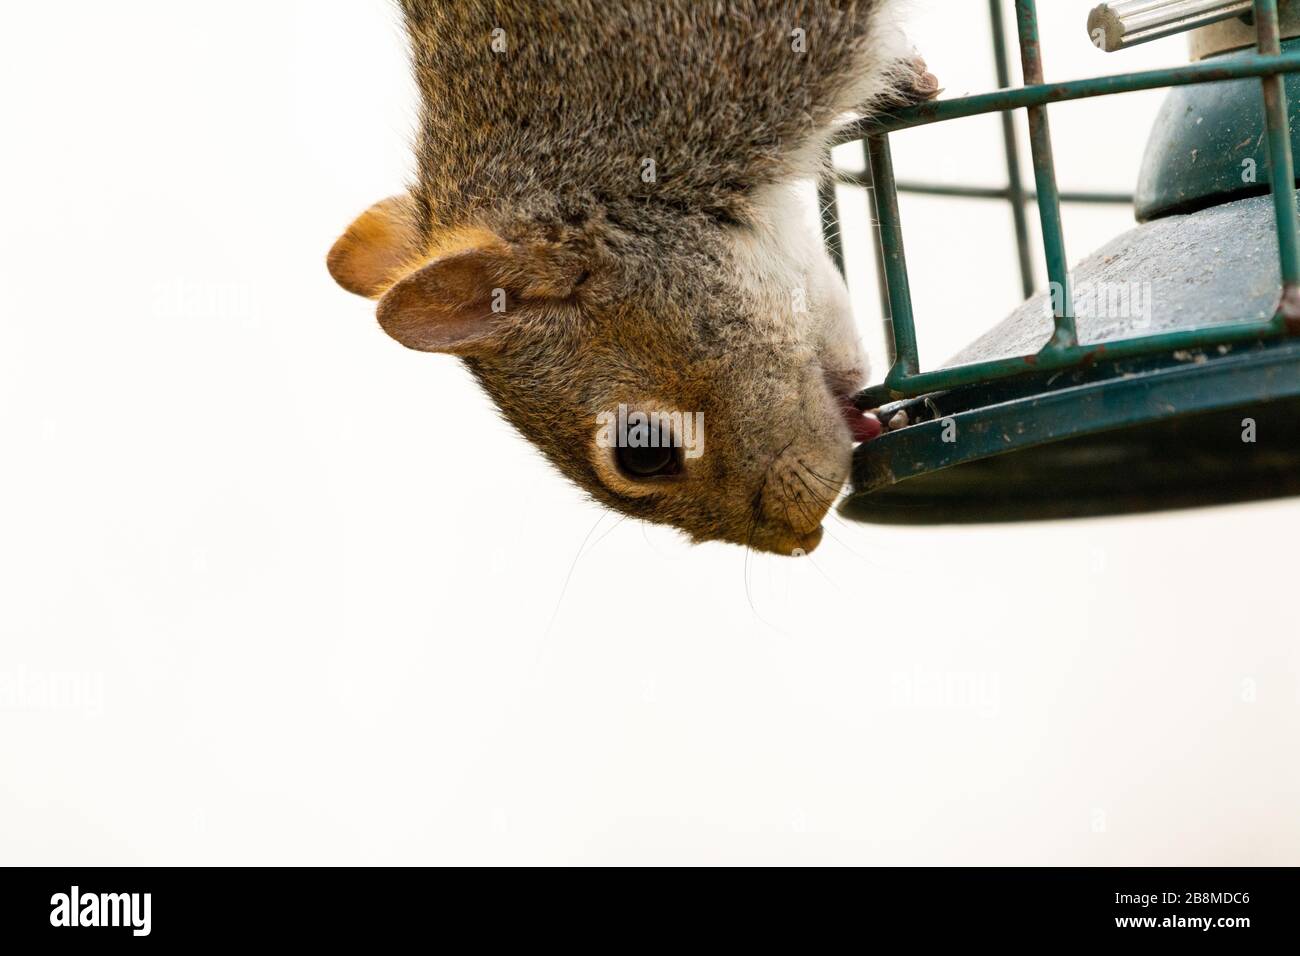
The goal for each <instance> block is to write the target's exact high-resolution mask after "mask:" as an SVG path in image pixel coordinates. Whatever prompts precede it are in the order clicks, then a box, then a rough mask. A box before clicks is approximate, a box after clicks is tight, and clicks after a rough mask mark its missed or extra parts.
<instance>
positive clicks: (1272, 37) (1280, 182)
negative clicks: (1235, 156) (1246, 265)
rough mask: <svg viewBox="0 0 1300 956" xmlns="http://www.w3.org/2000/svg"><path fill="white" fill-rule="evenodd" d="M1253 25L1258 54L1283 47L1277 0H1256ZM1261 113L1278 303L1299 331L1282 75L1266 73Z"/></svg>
mask: <svg viewBox="0 0 1300 956" xmlns="http://www.w3.org/2000/svg"><path fill="white" fill-rule="evenodd" d="M1255 26H1256V29H1257V30H1258V32H1259V52H1260V55H1261V56H1277V55H1278V54H1279V53H1281V51H1282V30H1281V27H1280V25H1279V23H1278V15H1277V0H1255ZM1260 82H1261V84H1262V85H1263V88H1264V117H1265V120H1266V122H1267V125H1268V156H1269V176H1270V178H1271V179H1272V182H1273V207H1274V209H1275V210H1276V213H1277V245H1278V254H1279V256H1280V257H1281V268H1282V297H1281V300H1280V302H1279V305H1278V313H1279V316H1280V317H1281V320H1282V321H1284V322H1285V323H1286V324H1287V326H1288V328H1289V329H1290V330H1291V331H1293V332H1300V248H1298V247H1297V236H1300V217H1298V216H1297V213H1296V190H1295V163H1294V159H1293V157H1292V155H1291V121H1290V120H1289V119H1288V112H1289V111H1288V109H1287V96H1286V85H1285V83H1284V81H1283V79H1282V77H1280V76H1277V75H1273V76H1266V77H1264V78H1263V79H1262V80H1261V81H1260Z"/></svg>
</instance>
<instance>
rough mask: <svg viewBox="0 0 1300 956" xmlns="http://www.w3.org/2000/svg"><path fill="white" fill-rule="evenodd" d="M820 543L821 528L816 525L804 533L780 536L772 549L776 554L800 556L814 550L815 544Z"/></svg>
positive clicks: (815, 548)
mask: <svg viewBox="0 0 1300 956" xmlns="http://www.w3.org/2000/svg"><path fill="white" fill-rule="evenodd" d="M821 543H822V529H821V527H820V526H818V527H817V528H814V529H813V530H812V531H809V532H808V533H806V534H790V535H784V536H782V537H781V539H780V540H779V541H778V542H777V543H776V546H775V547H774V548H773V549H772V550H773V551H775V552H776V553H777V554H785V555H789V556H790V557H792V558H802V557H805V556H807V555H809V554H812V553H813V552H814V551H816V550H817V545H819V544H821Z"/></svg>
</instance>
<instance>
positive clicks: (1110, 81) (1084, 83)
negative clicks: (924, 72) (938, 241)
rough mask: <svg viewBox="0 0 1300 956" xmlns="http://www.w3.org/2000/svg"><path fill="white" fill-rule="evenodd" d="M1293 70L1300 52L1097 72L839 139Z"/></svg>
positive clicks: (970, 100) (910, 112)
mask: <svg viewBox="0 0 1300 956" xmlns="http://www.w3.org/2000/svg"><path fill="white" fill-rule="evenodd" d="M1296 72H1300V52H1297V53H1282V54H1279V55H1277V56H1254V57H1247V58H1244V59H1231V60H1209V61H1206V62H1204V63H1193V64H1191V65H1189V66H1177V67H1170V68H1167V69H1163V70H1147V71H1145V72H1142V73H1126V74H1124V75H1122V76H1100V77H1093V78H1090V79H1086V80H1071V81H1070V82H1067V83H1046V84H1040V85H1036V86H1025V87H1020V88H1018V89H1011V90H997V91H995V92H993V93H979V94H977V95H975V96H962V97H957V98H955V99H951V100H934V101H931V102H929V103H921V104H919V105H917V106H909V107H907V108H905V109H901V110H897V111H894V112H892V113H882V114H880V115H879V116H875V117H872V118H870V119H866V120H860V121H858V122H857V123H854V124H851V125H850V126H848V127H847V128H846V129H845V130H844V132H843V133H841V134H840V136H839V137H838V138H837V142H840V143H851V142H853V141H855V140H859V139H862V138H863V137H864V136H874V135H876V134H879V133H896V132H898V131H900V130H905V129H913V128H915V127H917V126H928V125H929V124H931V123H938V122H942V121H944V120H953V119H965V118H966V117H970V116H981V115H983V114H985V113H997V112H1001V111H1003V110H1017V109H1025V108H1027V107H1030V106H1045V105H1047V104H1050V103H1066V102H1070V101H1072V100H1085V99H1091V98H1092V97H1095V96H1110V95H1111V94H1114V93H1134V92H1137V91H1139V90H1158V89H1163V88H1165V87H1169V86H1192V85H1194V84H1196V83H1213V82H1215V81H1218V80H1246V79H1258V78H1260V77H1263V76H1273V75H1274V74H1278V73H1296Z"/></svg>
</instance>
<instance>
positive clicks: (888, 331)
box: [858, 139, 898, 366]
mask: <svg viewBox="0 0 1300 956" xmlns="http://www.w3.org/2000/svg"><path fill="white" fill-rule="evenodd" d="M862 163H863V167H864V168H865V169H866V172H865V173H864V174H863V175H862V176H861V177H859V179H860V181H859V183H858V185H861V186H865V187H866V190H867V209H868V211H869V212H870V213H871V228H872V229H874V230H875V235H874V236H873V239H874V240H875V241H874V242H872V243H871V248H872V251H873V252H874V253H875V257H874V258H875V262H876V289H877V291H878V292H879V293H880V317H881V328H882V329H883V330H884V333H885V362H886V364H888V365H891V366H892V365H893V364H894V361H895V359H897V358H898V352H897V350H896V349H895V348H894V316H893V312H892V311H891V310H890V306H889V280H888V277H887V276H886V275H885V250H884V246H883V245H882V244H881V241H880V209H879V207H878V205H877V203H876V187H875V182H874V176H873V174H872V172H871V146H870V143H869V141H868V140H865V139H864V140H863V141H862ZM894 188H895V190H897V189H898V184H897V183H895V184H894Z"/></svg>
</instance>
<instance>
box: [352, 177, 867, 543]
mask: <svg viewBox="0 0 1300 956" xmlns="http://www.w3.org/2000/svg"><path fill="white" fill-rule="evenodd" d="M786 205H788V204H786ZM785 215H786V213H784V212H776V213H773V214H771V215H769V216H767V217H766V218H765V217H764V215H756V216H755V217H753V218H752V219H751V220H750V221H748V222H746V223H743V224H742V223H738V222H730V223H729V222H719V221H718V220H717V219H716V218H713V217H709V216H704V215H700V214H696V213H690V212H684V211H681V210H677V211H658V212H654V211H648V210H647V209H646V208H644V207H638V208H637V209H635V210H632V209H629V210H623V211H620V210H617V209H611V208H609V207H607V206H604V205H601V204H599V203H578V204H577V205H576V206H570V207H565V208H563V209H558V208H555V207H554V206H552V207H550V208H547V209H544V210H533V211H531V212H530V214H528V215H523V216H521V215H517V214H516V215H513V216H512V217H511V218H510V220H509V221H505V222H502V221H487V220H485V221H482V222H475V223H472V224H466V225H455V226H447V227H441V226H432V225H430V224H429V218H430V217H429V216H428V214H427V212H426V211H424V210H422V208H421V204H420V202H419V201H418V199H416V198H412V197H410V196H405V195H404V196H398V197H393V198H390V199H387V200H384V201H382V202H380V203H378V204H376V205H375V206H373V207H371V208H370V210H368V211H367V212H366V213H364V214H363V215H362V216H361V217H360V218H359V219H357V220H356V222H354V223H353V224H352V226H351V227H350V228H349V229H348V230H347V232H346V233H345V234H344V235H343V236H342V237H341V238H340V239H339V240H338V241H337V242H336V243H335V245H334V247H333V249H332V250H331V251H330V255H329V258H328V265H329V269H330V272H331V274H332V275H333V276H334V278H335V279H336V280H337V281H338V283H339V284H340V285H342V286H343V287H344V288H345V289H348V290H349V291H352V292H356V293H358V294H360V295H364V296H367V297H370V298H374V299H377V300H378V318H379V324H380V326H381V327H382V328H383V329H384V331H385V332H387V333H388V334H389V335H390V336H392V337H393V338H394V339H396V340H397V341H398V342H400V343H401V344H403V345H405V346H407V347H408V348H412V349H418V350H421V351H426V352H445V353H448V354H452V355H457V356H459V357H461V358H462V359H464V360H465V362H466V363H467V365H468V366H469V368H470V369H471V371H472V372H473V373H474V375H475V376H476V377H477V379H478V380H479V382H480V383H481V384H482V385H483V387H484V388H485V389H486V391H487V392H488V393H489V395H491V397H492V398H493V400H494V401H495V402H496V404H497V405H498V407H499V408H500V409H501V411H502V413H503V414H504V416H505V417H506V418H507V419H508V420H509V421H510V422H511V423H512V424H513V425H514V426H515V427H516V428H518V429H519V431H520V432H522V433H523V434H524V435H525V436H526V437H527V438H529V439H530V440H531V441H532V442H533V443H534V444H535V445H536V446H537V447H538V448H539V449H540V450H541V451H542V452H543V453H544V454H545V455H546V456H547V458H548V459H550V461H551V462H552V463H553V464H554V465H556V467H558V468H559V469H560V471H561V472H563V473H564V474H565V475H566V476H568V477H569V478H570V479H571V480H573V481H574V482H576V483H577V484H578V485H579V486H581V487H582V488H583V489H585V490H586V491H587V492H588V493H589V494H590V495H591V496H592V497H593V498H595V499H597V500H598V501H600V502H602V503H604V504H605V505H607V506H609V507H611V508H613V509H615V510H617V511H620V512H622V513H624V514H628V515H631V516H634V517H638V518H642V519H645V520H648V521H654V522H658V523H663V524H669V525H673V526H675V527H677V528H679V529H681V530H682V531H684V532H686V533H687V534H688V535H689V536H690V537H691V538H692V539H693V540H696V541H707V540H723V541H730V542H734V543H737V544H741V545H747V546H749V547H753V548H756V549H759V550H764V551H771V552H775V553H780V554H802V553H807V552H810V551H812V550H813V549H814V548H815V547H816V546H817V544H818V543H819V542H820V540H821V536H822V531H821V521H822V518H823V517H824V516H825V514H826V511H827V510H828V508H829V507H830V505H831V503H832V502H833V500H834V499H835V497H836V496H837V494H838V492H839V490H840V488H841V486H842V484H843V482H844V480H845V478H846V477H847V474H848V470H849V462H850V452H851V442H852V438H851V434H850V430H849V427H848V425H847V424H846V423H845V420H844V417H843V414H842V409H843V407H844V405H845V404H846V403H847V402H848V399H849V398H850V397H851V395H852V394H853V393H854V392H855V391H856V390H857V389H858V388H859V387H860V386H861V385H862V384H863V381H864V379H865V374H866V369H865V362H864V361H863V359H862V356H861V350H860V348H859V347H858V343H857V339H856V336H855V335H853V333H852V332H851V323H849V322H848V321H847V317H848V303H847V294H846V292H845V290H844V287H843V283H842V281H841V280H840V279H839V277H838V275H837V274H836V273H835V272H834V268H833V266H831V264H830V262H829V260H828V259H827V257H826V254H825V252H824V250H822V248H821V246H820V243H819V242H818V241H817V238H816V236H815V233H813V234H811V235H810V236H808V237H807V239H804V238H799V239H795V238H792V237H794V236H803V235H804V230H802V229H798V228H792V224H791V223H790V222H788V221H785V220H784V219H783V217H784V216H785ZM629 222H635V223H636V227H635V228H628V227H627V225H626V224H627V223H629Z"/></svg>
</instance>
